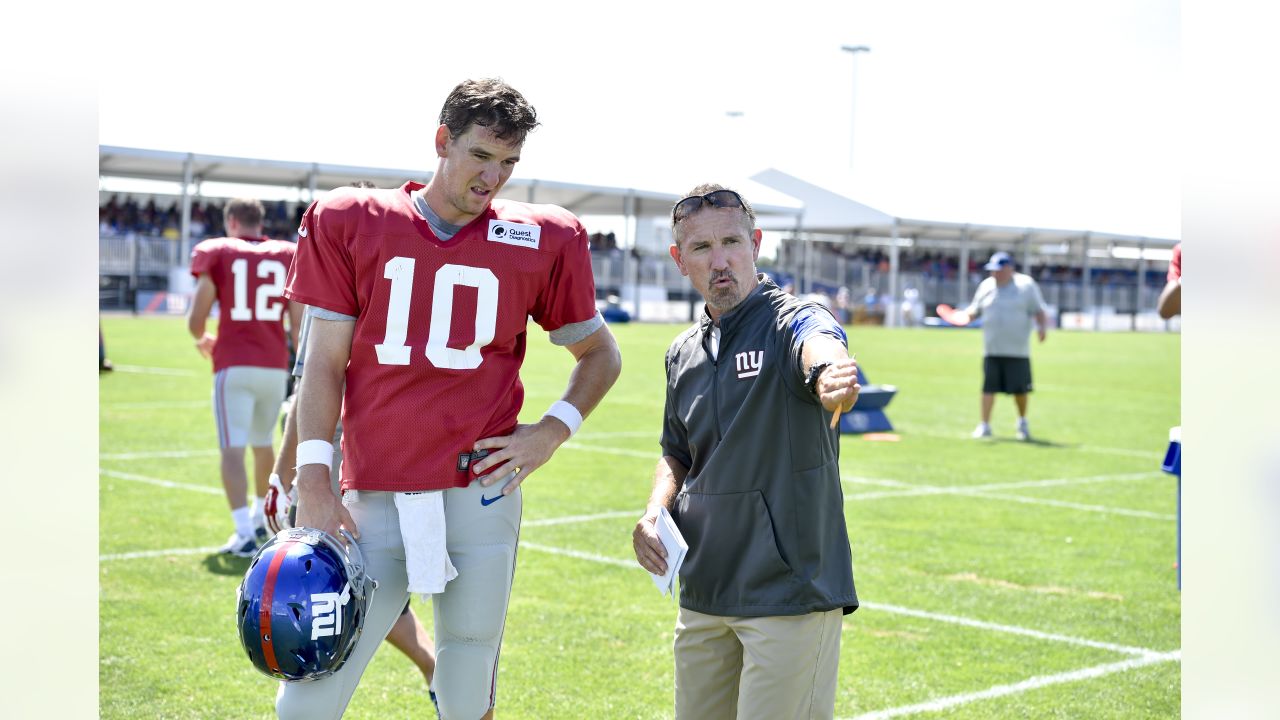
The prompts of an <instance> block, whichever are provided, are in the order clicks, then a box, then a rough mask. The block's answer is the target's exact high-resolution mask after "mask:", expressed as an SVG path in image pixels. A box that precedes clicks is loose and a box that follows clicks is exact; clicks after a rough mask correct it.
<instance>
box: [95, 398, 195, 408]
mask: <svg viewBox="0 0 1280 720" xmlns="http://www.w3.org/2000/svg"><path fill="white" fill-rule="evenodd" d="M211 402H213V401H212V400H157V401H155V402H135V403H108V404H106V405H100V406H99V407H101V408H102V409H103V410H162V409H166V408H193V407H207V406H208V405H209V404H210V403H211Z"/></svg>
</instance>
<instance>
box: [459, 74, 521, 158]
mask: <svg viewBox="0 0 1280 720" xmlns="http://www.w3.org/2000/svg"><path fill="white" fill-rule="evenodd" d="M440 124H441V125H447V126H448V127H449V134H450V135H452V136H453V137H454V138H457V137H459V136H461V135H462V134H463V133H465V132H466V131H467V130H468V129H469V128H470V127H471V126H472V125H479V126H481V127H485V128H489V130H490V131H492V132H493V134H494V135H495V136H496V137H497V138H498V139H499V140H502V141H504V142H511V143H519V142H523V141H524V138H525V136H526V135H528V134H529V131H530V130H533V129H534V128H535V127H537V126H538V114H537V112H536V111H535V110H534V109H533V106H532V105H530V104H529V101H528V100H525V99H524V96H523V95H521V94H520V93H519V91H517V90H516V89H515V88H513V87H511V86H510V85H508V84H507V83H506V82H504V81H503V80H502V79H501V78H482V79H480V80H463V81H462V82H460V83H458V85H457V87H455V88H454V89H453V92H451V93H449V97H447V98H445V101H444V107H442V108H440Z"/></svg>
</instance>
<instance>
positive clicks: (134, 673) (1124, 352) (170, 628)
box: [99, 316, 1181, 720]
mask: <svg viewBox="0 0 1280 720" xmlns="http://www.w3.org/2000/svg"><path fill="white" fill-rule="evenodd" d="M102 326H103V332H104V333H105V337H106V342H107V350H108V356H109V357H110V358H111V359H112V361H113V362H114V363H115V364H116V366H117V368H118V369H117V371H116V372H114V373H111V374H107V375H103V376H102V377H101V382H100V391H99V400H100V429H101V435H100V448H101V449H100V452H101V458H100V463H99V465H100V473H99V481H100V483H101V486H100V489H101V493H100V532H101V536H100V539H99V555H100V557H99V559H100V575H99V581H100V588H99V612H100V638H99V654H100V655H99V660H100V665H99V681H100V685H99V688H100V689H99V692H100V708H101V716H102V717H104V718H129V719H136V718H219V719H222V718H269V717H274V714H273V711H272V705H273V700H274V696H275V687H276V686H275V682H274V681H272V680H270V679H269V678H267V677H265V676H263V675H260V674H259V673H258V672H257V671H256V670H255V669H254V668H253V666H252V665H251V664H250V663H249V661H248V660H247V658H246V657H245V656H244V654H243V652H242V651H241V649H240V647H239V644H238V640H237V637H236V631H235V622H234V621H235V590H236V586H237V585H238V584H239V582H240V579H241V576H242V574H243V573H244V570H245V568H246V567H247V565H248V561H247V560H241V559H232V558H226V557H220V556H217V555H214V554H212V549H213V548H215V547H216V546H218V545H220V544H221V543H222V541H223V540H225V539H226V537H227V535H228V534H229V533H230V531H231V522H230V518H229V515H228V512H227V508H226V503H225V501H224V500H223V498H222V496H221V489H220V487H221V486H220V483H219V480H218V469H217V454H216V445H217V440H216V437H217V436H216V434H215V429H214V425H213V419H212V411H211V407H210V389H211V374H210V372H209V367H208V363H207V361H206V360H204V359H202V358H200V357H199V356H198V355H197V353H196V352H195V350H194V348H193V347H192V344H191V341H190V339H189V338H188V336H187V334H186V331H185V327H184V323H183V321H182V320H181V319H176V318H164V319H157V318H131V317H123V316H116V317H112V316H107V317H104V318H103V321H102ZM680 329H681V328H680V327H677V326H674V325H629V326H628V325H623V326H618V327H615V328H614V331H615V333H616V334H617V336H618V341H619V343H620V344H621V347H622V352H623V364H624V369H623V373H622V378H621V380H620V381H619V382H618V384H617V385H616V386H615V387H614V389H613V391H612V392H611V393H610V394H609V396H608V397H607V398H606V399H605V401H604V403H603V404H602V405H601V406H600V408H599V409H598V410H597V411H596V412H595V413H594V414H593V415H592V416H591V418H590V419H589V420H588V421H587V423H586V424H585V425H584V427H583V429H582V431H581V432H580V433H579V434H578V435H577V436H575V437H574V438H573V440H571V441H570V442H569V443H568V444H567V445H566V446H564V447H563V448H561V450H560V451H559V452H558V453H557V455H556V456H555V457H554V458H553V459H552V461H551V463H550V464H548V465H547V466H546V467H544V468H542V469H541V470H540V471H539V472H538V473H536V474H535V475H534V476H533V477H532V478H531V479H530V480H529V482H528V483H527V484H526V485H525V486H524V488H525V515H524V527H523V530H522V533H521V549H522V552H521V553H520V557H519V564H518V569H517V572H516V578H515V589H514V595H513V597H512V601H511V606H510V615H509V618H508V623H507V629H506V634H505V642H504V646H503V655H502V665H501V673H500V691H499V700H498V713H497V714H498V717H500V718H507V719H513V718H529V719H538V720H542V719H546V718H670V717H671V716H672V687H673V679H672V657H671V642H672V629H673V625H674V620H675V614H676V605H675V603H674V602H673V601H672V600H671V599H670V598H664V597H661V596H660V595H659V594H658V592H657V590H656V589H655V588H654V586H653V584H652V582H651V581H650V579H649V577H648V575H647V574H646V573H645V572H644V571H643V570H641V569H640V568H639V566H638V565H636V564H635V561H634V557H633V555H632V552H631V528H632V526H633V524H634V523H635V520H636V519H637V518H638V517H639V515H640V514H641V512H642V510H643V507H644V504H645V500H646V498H647V497H648V493H649V488H650V483H651V478H652V468H653V465H654V463H655V461H656V459H657V452H658V445H657V438H658V434H659V427H660V418H661V413H662V397H663V392H662V383H663V377H662V354H663V351H664V350H665V348H666V346H667V343H668V342H669V341H670V340H671V338H672V337H674V335H675V334H676V333H677V332H678V331H679V330H680ZM531 335H532V337H531V339H530V343H529V356H528V360H527V361H526V363H525V372H524V374H523V377H524V382H525V386H526V388H527V391H528V399H527V402H526V412H525V413H524V414H523V416H522V419H524V420H525V421H529V420H532V419H536V418H537V416H538V415H539V414H540V412H541V411H542V410H543V409H544V408H546V406H547V405H548V404H549V403H550V402H551V401H552V400H554V399H556V398H557V397H558V396H559V394H560V392H561V391H562V389H563V387H564V384H565V382H566V380H567V378H568V372H569V369H570V367H571V362H570V361H571V357H570V356H569V354H568V353H567V352H565V351H563V350H562V349H559V348H555V347H553V346H551V345H550V344H549V343H548V342H546V339H545V336H544V334H543V333H542V332H541V331H540V330H538V329H537V327H536V326H532V330H531ZM1179 340H1180V338H1179V336H1177V335H1146V334H1084V333H1067V332H1060V333H1053V334H1051V335H1050V336H1049V339H1048V341H1047V342H1046V343H1045V344H1044V345H1039V346H1036V347H1035V348H1034V349H1033V363H1034V369H1035V378H1036V387H1037V390H1036V392H1035V393H1034V394H1033V395H1032V399H1031V411H1030V419H1031V430H1032V433H1033V435H1034V436H1035V437H1036V438H1037V439H1038V442H1036V443H1031V444H1028V443H1019V442H1017V441H1015V440H1014V439H1013V434H1014V433H1013V425H1014V417H1015V414H1014V411H1013V402H1012V400H1011V399H1009V398H1005V397H1001V398H998V401H997V405H996V411H995V417H994V418H993V423H992V425H993V428H994V430H995V435H996V437H995V438H994V439H992V440H989V441H988V440H981V441H980V440H971V439H969V437H968V434H969V431H970V430H971V429H972V428H973V426H974V424H975V423H976V421H977V411H978V388H979V386H980V382H981V360H980V354H981V336H980V333H978V332H975V331H966V330H930V329H916V330H885V329H882V328H863V327H856V328H852V329H851V330H850V345H851V349H853V350H854V351H855V352H856V353H857V356H858V360H859V362H860V364H861V365H862V367H863V368H864V371H865V372H866V373H867V375H868V377H869V378H870V380H871V381H872V382H876V383H887V384H893V385H896V386H897V387H898V388H899V392H898V396H897V397H896V398H895V399H894V400H893V402H892V404H891V405H890V406H889V408H888V415H889V418H890V419H891V421H892V422H893V424H894V426H895V431H896V432H897V434H898V435H899V436H900V441H898V442H882V441H881V442H877V441H869V440H866V439H864V438H862V437H860V436H855V435H846V436H844V438H843V440H842V449H841V458H840V460H841V468H842V472H843V476H844V481H845V482H844V491H845V498H846V505H845V508H846V511H845V512H846V517H847V519H848V525H849V532H850V540H851V544H852V550H853V562H854V578H855V581H856V583H857V587H858V595H859V597H860V598H861V599H862V601H863V603H864V604H863V607H862V608H861V609H859V610H858V612H856V613H854V614H852V615H849V616H846V618H845V621H844V635H843V642H842V644H841V655H842V657H841V662H840V680H839V690H838V695H837V699H836V717H838V718H889V717H899V716H911V715H922V716H925V717H947V718H1007V717H1017V718H1046V717H1054V718H1058V717H1061V718H1083V717H1088V718H1168V717H1177V716H1178V715H1179V689H1180V670H1181V663H1180V658H1179V648H1180V645H1181V640H1180V634H1179V625H1180V614H1179V599H1180V596H1179V593H1178V590H1177V586H1176V571H1175V569H1174V560H1175V551H1176V546H1175V539H1176V535H1175V532H1176V524H1175V512H1176V481H1175V479H1174V478H1173V476H1171V475H1166V474H1164V473H1161V472H1160V468H1159V466H1160V460H1161V458H1162V457H1163V453H1164V449H1165V446H1166V444H1167V435H1168V429H1169V427H1170V426H1172V425H1177V424H1179V422H1180V420H1179V404H1180V403H1179V364H1180V351H1179ZM583 516H586V517H583ZM413 603H414V606H415V608H416V609H417V610H418V614H419V616H420V617H422V618H423V620H424V622H427V623H428V629H430V626H429V622H430V617H431V612H430V608H429V607H428V605H427V604H425V603H422V602H421V601H420V600H419V599H417V598H415V599H414V600H413ZM347 717H349V718H411V717H412V718H427V717H434V714H432V713H431V711H430V703H429V701H428V699H427V694H426V691H425V688H424V686H423V684H422V681H421V677H420V676H419V675H418V674H417V671H416V668H414V666H413V665H412V664H411V663H410V662H409V661H408V660H407V659H406V658H405V657H404V656H402V655H400V654H399V653H398V652H397V651H396V650H395V649H394V648H391V647H390V646H386V647H384V648H382V649H380V650H379V652H378V654H377V655H376V656H375V658H374V660H373V662H372V663H371V664H370V666H369V668H368V670H367V671H366V673H365V676H364V679H363V681H362V683H361V685H360V688H359V690H358V691H357V692H356V694H355V697H354V699H353V700H352V703H351V707H350V709H349V711H348V713H347Z"/></svg>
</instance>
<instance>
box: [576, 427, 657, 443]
mask: <svg viewBox="0 0 1280 720" xmlns="http://www.w3.org/2000/svg"><path fill="white" fill-rule="evenodd" d="M661 436H662V433H661V432H653V431H652V430H619V431H618V432H584V433H581V434H579V435H578V439H579V440H597V439H600V438H628V437H647V438H653V439H654V440H657V439H658V438H659V437H661ZM654 444H655V445H656V444H657V443H654Z"/></svg>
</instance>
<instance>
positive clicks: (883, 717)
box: [851, 650, 1182, 720]
mask: <svg viewBox="0 0 1280 720" xmlns="http://www.w3.org/2000/svg"><path fill="white" fill-rule="evenodd" d="M1181 660H1182V651H1181V650H1174V651H1173V652H1167V653H1152V654H1149V655H1144V656H1142V657H1136V658H1130V659H1128V660H1121V661H1120V662H1114V663H1107V664H1105V665H1094V666H1093V667H1087V668H1081V669H1079V670H1071V671H1068V672H1064V673H1057V674H1055V675H1037V676H1036V677H1033V678H1027V679H1026V680H1023V681H1022V682H1017V683H1012V684H1009V685H996V686H994V687H990V688H987V689H986V690H980V691H978V692H972V693H964V694H962V695H951V696H948V697H941V698H937V699H935V700H929V701H926V702H922V703H918V704H916V705H904V706H902V707H896V708H889V709H887V710H877V711H875V712H869V713H865V714H862V715H858V716H857V717H854V718H852V719H851V720H887V719H888V718H894V717H900V716H902V715H916V714H918V713H926V712H937V711H939V710H946V709H948V708H953V707H956V706H958V705H965V704H968V703H971V702H974V701H975V700H989V699H991V698H998V697H1004V696H1006V695H1017V694H1020V693H1024V692H1027V691H1029V690H1036V689H1039V688H1042V687H1047V686H1049V685H1059V684H1061V683H1069V682H1078V681H1080V680H1089V679H1092V678H1096V677H1102V676H1104V675H1111V674H1113V673H1118V672H1125V671H1128V670H1134V669H1137V668H1140V667H1145V666H1147V665H1154V664H1156V663H1162V662H1181Z"/></svg>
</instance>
